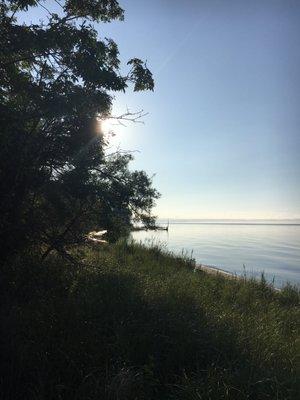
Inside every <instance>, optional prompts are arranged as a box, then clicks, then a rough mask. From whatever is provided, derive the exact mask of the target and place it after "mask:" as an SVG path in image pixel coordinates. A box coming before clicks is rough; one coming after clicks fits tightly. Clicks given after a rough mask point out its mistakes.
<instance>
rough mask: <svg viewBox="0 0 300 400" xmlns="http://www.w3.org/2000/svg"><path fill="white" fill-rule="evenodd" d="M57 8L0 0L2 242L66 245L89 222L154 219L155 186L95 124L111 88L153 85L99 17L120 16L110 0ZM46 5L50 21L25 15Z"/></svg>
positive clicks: (108, 224) (120, 225)
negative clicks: (110, 148)
mask: <svg viewBox="0 0 300 400" xmlns="http://www.w3.org/2000/svg"><path fill="white" fill-rule="evenodd" d="M54 1H55V2H56V3H57V4H58V5H59V6H60V12H59V13H57V14H56V13H51V12H50V11H48V10H47V8H46V5H45V4H47V3H43V1H37V0H10V1H4V0H0V24H1V33H0V76H1V78H0V115H1V120H0V193H1V199H0V209H1V218H0V251H1V253H2V255H8V254H11V253H12V252H13V251H18V250H19V249H20V248H22V247H24V246H28V245H35V246H36V245H41V246H47V247H48V251H50V250H52V249H54V248H56V249H57V250H61V251H63V247H64V245H65V244H68V243H74V242H76V241H78V240H80V239H81V238H82V236H83V234H84V233H86V232H88V231H89V229H95V226H98V227H101V228H107V229H109V232H110V235H111V237H113V238H116V237H117V236H118V234H121V233H122V232H123V231H124V229H125V228H126V227H128V226H129V224H130V221H131V220H132V219H133V218H136V219H139V220H143V221H144V222H145V223H151V222H153V217H152V215H151V209H152V207H153V205H154V201H155V199H156V198H157V197H158V193H157V191H156V190H155V189H153V187H152V182H151V179H150V178H149V177H148V176H147V175H146V174H145V173H144V172H143V171H134V172H131V171H130V170H129V168H128V164H129V162H130V161H131V159H132V156H131V155H130V154H126V153H125V154H123V153H121V152H117V153H114V154H112V155H108V154H107V152H106V147H107V139H106V138H105V137H104V136H103V135H101V134H100V135H99V134H98V133H97V129H96V128H97V124H98V121H99V119H100V120H101V119H105V118H106V117H109V115H110V113H111V107H112V100H113V92H118V91H125V90H126V89H127V88H128V86H129V85H133V89H134V90H135V91H140V90H153V87H154V83H153V79H152V74H151V72H150V71H149V69H148V68H147V66H146V65H145V63H144V62H142V61H141V60H140V59H137V58H133V59H131V60H129V61H128V63H127V65H128V69H129V70H128V72H127V74H122V73H121V66H120V61H119V59H118V55H119V52H118V47H117V45H116V43H115V42H114V41H113V40H112V39H100V38H98V36H97V32H96V30H95V29H94V27H93V23H95V22H109V21H111V20H113V19H119V20H123V18H124V11H123V10H122V8H121V7H120V6H119V4H118V2H117V1H116V0H66V1H64V2H59V1H57V0H54ZM31 7H43V8H44V9H45V12H46V11H47V14H48V15H47V21H46V22H45V21H44V22H40V23H39V24H33V23H32V24H29V25H25V24H21V23H20V22H19V20H18V18H17V15H18V13H19V12H29V11H30V9H31Z"/></svg>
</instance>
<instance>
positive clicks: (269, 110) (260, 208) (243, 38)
mask: <svg viewBox="0 0 300 400" xmlns="http://www.w3.org/2000/svg"><path fill="white" fill-rule="evenodd" d="M120 4H121V5H122V6H123V8H124V9H125V11H126V14H125V22H114V23H111V24H106V25H98V30H99V33H100V34H102V33H103V35H105V36H110V37H112V38H113V39H114V40H115V41H116V42H117V43H118V44H119V49H120V53H121V59H122V60H124V61H125V60H127V59H129V58H130V57H140V58H143V59H147V61H148V66H149V68H150V69H151V70H152V71H153V74H154V79H155V84H156V86H155V91H154V92H153V93H151V92H148V93H142V94H134V93H130V92H129V93H127V94H125V95H120V96H117V98H116V103H115V112H116V113H118V112H121V111H123V110H125V109H126V106H128V107H129V108H130V109H131V110H133V111H134V110H138V109H140V108H143V109H144V110H145V111H147V112H149V115H148V116H147V117H146V118H144V120H145V125H136V126H131V125H128V127H127V128H126V129H125V128H124V129H123V128H122V129H120V130H119V133H117V136H116V138H115V139H114V142H115V143H119V144H120V145H121V147H122V148H123V149H130V150H138V151H139V152H137V153H136V156H135V157H136V159H135V161H134V165H133V167H134V168H139V169H145V170H146V171H147V172H148V173H149V174H154V173H155V174H156V175H155V177H154V185H155V186H156V187H157V188H158V190H159V191H160V192H161V194H162V198H161V199H160V200H159V201H158V204H157V208H156V210H155V213H156V214H157V215H158V216H159V217H166V218H300V185H299V181H300V161H299V150H300V135H299V126H300V112H299V111H300V110H299V104H300V92H299V86H300V85H299V79H300V78H299V71H300V51H299V50H300V1H298V0H294V1H292V0H282V1H279V0H278V1H277V0H266V1H264V0H257V1H255V0H251V1H250V0H249V1H246V0H236V1H235V0H232V1H231V0H226V1H224V0H219V1H218V0H215V1H214V0H207V1H201V0H198V1H196V0H185V1H177V0H152V1H146V0H123V1H120Z"/></svg>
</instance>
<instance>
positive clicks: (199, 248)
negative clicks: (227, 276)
mask: <svg viewBox="0 0 300 400" xmlns="http://www.w3.org/2000/svg"><path fill="white" fill-rule="evenodd" d="M297 223H298V221H297ZM132 236H133V238H134V239H135V240H137V241H142V242H145V241H146V242H148V243H149V241H153V240H154V241H155V242H160V243H163V244H165V245H166V246H167V248H168V249H169V250H171V251H173V252H175V253H181V252H182V250H183V251H186V252H188V254H191V251H193V258H195V259H196V261H197V263H202V264H206V265H212V266H217V267H219V268H222V269H224V270H226V271H229V272H232V273H236V274H239V275H240V274H243V273H244V267H243V265H244V266H245V268H246V272H247V275H249V276H255V277H259V276H260V275H261V272H262V271H263V272H264V273H265V276H266V278H267V279H268V280H269V281H272V280H273V279H274V280H275V286H277V287H280V286H282V285H283V284H284V283H286V282H287V281H288V282H291V283H293V284H297V285H299V284H300V224H299V223H298V224H291V222H290V221H286V222H285V223H282V222H281V223H280V224H278V223H276V222H274V221H263V222H260V223H259V224H258V223H257V222H255V221H253V222H249V221H231V222H228V221H226V222H224V221H204V220H202V221H199V220H181V221H180V220H177V221H176V220H175V221H170V227H169V232H166V231H156V232H153V231H149V232H145V231H141V232H134V233H133V235H132Z"/></svg>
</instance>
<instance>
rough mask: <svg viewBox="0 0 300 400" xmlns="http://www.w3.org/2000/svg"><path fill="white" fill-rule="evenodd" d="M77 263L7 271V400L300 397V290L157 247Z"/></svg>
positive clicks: (89, 253) (98, 253) (84, 256)
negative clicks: (206, 268)
mask: <svg viewBox="0 0 300 400" xmlns="http://www.w3.org/2000/svg"><path fill="white" fill-rule="evenodd" d="M74 252H75V251H74ZM76 256H77V257H78V258H79V259H80V260H81V265H78V266H74V265H72V264H68V263H66V261H63V260H61V259H60V258H59V257H57V256H55V255H52V256H51V257H49V259H48V260H47V262H45V263H44V264H40V263H38V262H34V261H33V260H34V257H33V256H32V255H31V256H30V257H29V256H28V258H26V257H25V258H24V257H23V258H22V259H20V260H19V261H15V262H14V264H13V265H6V266H5V268H4V272H3V275H2V280H1V294H0V295H1V327H2V334H1V339H0V340H1V354H2V357H1V361H0V363H1V381H0V393H1V397H2V398H3V399H116V400H117V399H118V400H123V399H128V400H129V399H130V400H131V399H132V400H134V399H164V400H165V399H296V398H297V396H296V393H297V388H296V378H297V371H296V361H295V359H296V355H297V352H298V353H299V351H298V350H299V348H298V349H297V336H298V335H299V318H300V315H299V307H298V306H299V293H298V292H297V291H296V290H295V289H293V288H291V287H286V288H285V289H284V290H283V291H282V292H275V291H273V290H272V289H271V288H270V287H269V286H268V285H267V284H266V283H265V282H264V281H262V282H260V283H255V282H253V281H241V280H230V279H226V278H224V277H223V276H219V275H218V276H215V275H211V274H207V273H205V272H201V271H197V272H195V273H194V272H193V269H192V267H191V263H190V261H189V260H184V259H180V258H176V257H175V256H172V255H168V254H165V253H163V252H162V251H161V250H160V249H159V248H157V247H154V248H152V249H145V248H143V247H141V246H139V245H126V244H125V243H121V244H119V245H114V246H107V247H105V248H102V249H96V248H92V247H83V248H80V249H79V248H78V249H76ZM298 337H299V336H298Z"/></svg>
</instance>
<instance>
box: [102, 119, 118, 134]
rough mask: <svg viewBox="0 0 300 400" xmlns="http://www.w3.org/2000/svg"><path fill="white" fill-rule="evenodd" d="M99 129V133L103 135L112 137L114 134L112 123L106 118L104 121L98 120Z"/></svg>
mask: <svg viewBox="0 0 300 400" xmlns="http://www.w3.org/2000/svg"><path fill="white" fill-rule="evenodd" d="M99 122H100V127H101V133H102V134H103V135H113V134H114V130H115V129H114V128H115V127H114V125H113V121H112V120H111V119H110V118H108V119H104V120H100V121H99Z"/></svg>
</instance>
